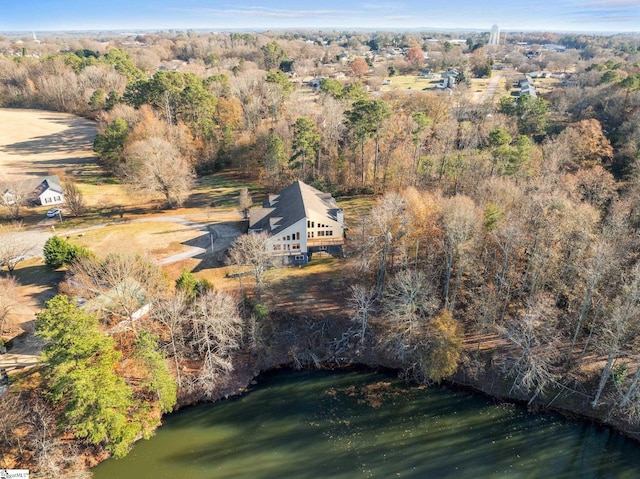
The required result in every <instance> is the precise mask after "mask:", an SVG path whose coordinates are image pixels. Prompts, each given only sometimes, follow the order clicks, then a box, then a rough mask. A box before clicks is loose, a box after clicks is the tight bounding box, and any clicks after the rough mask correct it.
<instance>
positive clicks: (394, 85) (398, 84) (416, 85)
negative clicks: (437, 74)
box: [382, 75, 440, 91]
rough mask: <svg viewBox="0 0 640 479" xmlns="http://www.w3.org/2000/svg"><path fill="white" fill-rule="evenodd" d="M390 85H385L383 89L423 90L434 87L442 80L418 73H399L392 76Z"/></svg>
mask: <svg viewBox="0 0 640 479" xmlns="http://www.w3.org/2000/svg"><path fill="white" fill-rule="evenodd" d="M390 80H391V84H390V85H383V86H382V91H391V90H423V89H425V88H434V87H435V86H436V85H437V84H438V83H440V80H439V79H437V78H424V77H422V76H417V75H397V76H393V77H391V78H390Z"/></svg>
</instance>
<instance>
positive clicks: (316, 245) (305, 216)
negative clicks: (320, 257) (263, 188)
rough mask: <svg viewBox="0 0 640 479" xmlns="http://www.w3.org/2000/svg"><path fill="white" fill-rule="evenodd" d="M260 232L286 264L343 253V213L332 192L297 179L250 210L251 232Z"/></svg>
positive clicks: (268, 246)
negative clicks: (321, 255) (259, 205)
mask: <svg viewBox="0 0 640 479" xmlns="http://www.w3.org/2000/svg"><path fill="white" fill-rule="evenodd" d="M258 232H265V233H268V234H269V236H270V238H269V241H268V243H267V248H269V250H270V251H272V252H273V255H274V256H277V257H280V258H281V259H282V262H283V263H286V262H289V263H291V264H306V263H307V262H308V261H309V259H310V258H311V256H312V255H313V253H318V252H327V253H329V254H332V255H334V256H341V255H342V246H343V244H344V214H343V212H342V210H341V209H340V207H339V206H338V204H337V203H336V200H335V199H334V198H333V197H332V196H331V195H330V194H329V193H323V192H322V191H320V190H317V189H315V188H313V187H311V186H309V185H307V184H306V183H303V182H302V181H296V182H294V183H292V184H290V185H289V186H287V187H286V188H285V189H284V190H282V191H280V192H279V193H277V194H274V195H269V197H268V198H267V199H266V200H265V201H264V203H263V206H262V208H253V209H251V210H249V234H251V233H258Z"/></svg>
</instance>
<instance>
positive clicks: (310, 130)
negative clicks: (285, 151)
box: [291, 116, 320, 181]
mask: <svg viewBox="0 0 640 479" xmlns="http://www.w3.org/2000/svg"><path fill="white" fill-rule="evenodd" d="M319 149H320V134H319V133H318V127H317V126H316V124H315V122H314V121H313V120H312V119H311V118H309V117H308V116H301V117H299V118H298V119H297V120H296V122H295V123H294V125H293V156H292V157H291V161H292V162H293V165H294V167H300V168H301V175H302V180H303V181H306V180H307V176H308V174H307V173H306V165H309V166H310V167H311V168H312V169H313V167H314V165H315V163H316V156H317V155H318V150H319Z"/></svg>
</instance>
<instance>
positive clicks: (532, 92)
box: [519, 75, 537, 98]
mask: <svg viewBox="0 0 640 479" xmlns="http://www.w3.org/2000/svg"><path fill="white" fill-rule="evenodd" d="M519 86H520V96H522V95H529V96H531V97H533V98H536V97H537V94H536V88H535V86H534V84H533V79H532V78H531V77H530V76H529V75H525V77H524V79H523V80H520V82H519Z"/></svg>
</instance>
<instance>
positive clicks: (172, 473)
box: [93, 371, 640, 479]
mask: <svg viewBox="0 0 640 479" xmlns="http://www.w3.org/2000/svg"><path fill="white" fill-rule="evenodd" d="M258 381H259V384H258V385H257V386H255V387H254V388H253V390H251V391H250V392H248V393H246V394H245V395H243V396H240V397H237V398H234V399H231V400H226V401H222V402H219V403H216V404H201V405H198V406H194V407H189V408H185V409H184V410H181V411H179V412H177V413H174V414H171V415H169V416H167V417H166V418H165V421H164V425H163V426H162V427H161V428H160V429H159V430H158V431H157V433H156V435H155V436H153V437H152V438H151V439H149V440H143V441H140V442H138V443H137V444H136V445H135V447H134V448H133V450H132V451H131V452H130V453H129V455H128V456H126V457H125V458H123V459H110V460H107V461H105V462H103V463H102V464H100V465H98V466H97V467H96V468H95V469H94V470H93V472H94V478H95V479H112V478H118V479H128V478H131V479H133V478H135V479H146V478H149V479H151V478H153V479H157V478H171V477H175V478H178V477H179V478H189V479H200V478H207V479H211V478H215V479H223V478H245V477H246V478H252V479H271V478H273V479H284V478H302V479H304V478H309V479H312V478H344V479H347V478H349V479H352V478H390V477H402V478H427V477H434V478H435V477H438V478H439V477H456V478H459V477H462V478H464V477H473V478H480V477H481V478H520V477H521V478H525V477H526V478H531V477H545V476H547V477H550V478H551V477H554V478H555V477H581V478H582V477H589V478H595V477H602V478H605V477H611V478H625V477H640V444H638V443H636V442H634V441H631V440H628V439H626V438H625V437H623V436H621V435H619V434H617V433H616V432H614V431H612V430H610V429H608V428H604V427H601V426H599V425H596V424H593V423H591V422H588V421H580V420H570V419H567V418H564V417H561V416H558V415H555V414H548V413H541V414H538V413H535V414H534V413H530V412H528V411H527V410H526V409H525V408H524V407H521V406H518V405H513V404H507V403H500V402H497V401H494V400H492V399H491V398H488V397H486V396H483V395H479V394H476V393H473V392H470V391H457V390H455V391H454V390H451V389H449V388H446V387H440V386H434V387H426V388H425V387H415V386H410V385H408V384H406V383H404V382H402V381H400V380H398V379H395V378H394V377H390V376H386V375H383V374H379V373H374V372H355V371H351V372H337V373H336V372H327V371H303V372H294V371H281V372H276V373H269V374H266V375H263V376H260V377H259V378H258Z"/></svg>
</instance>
